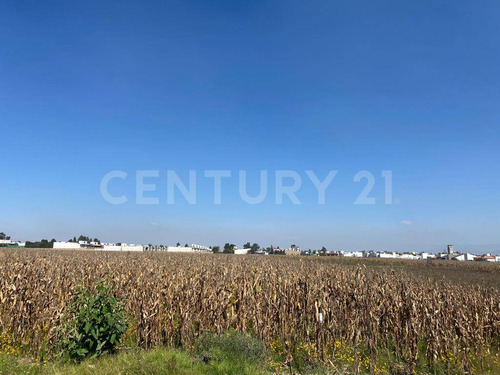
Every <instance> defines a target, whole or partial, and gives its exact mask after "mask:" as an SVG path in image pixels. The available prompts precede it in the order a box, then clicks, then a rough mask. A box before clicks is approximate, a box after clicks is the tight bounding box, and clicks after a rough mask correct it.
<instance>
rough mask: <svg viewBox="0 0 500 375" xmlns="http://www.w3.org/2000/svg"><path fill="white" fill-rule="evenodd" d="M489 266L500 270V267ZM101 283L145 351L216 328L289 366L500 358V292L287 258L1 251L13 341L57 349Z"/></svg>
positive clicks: (0, 312)
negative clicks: (61, 324) (243, 335)
mask: <svg viewBox="0 0 500 375" xmlns="http://www.w3.org/2000/svg"><path fill="white" fill-rule="evenodd" d="M458 266H462V265H457V267H458ZM419 267H420V266H419ZM421 267H425V265H422V266H421ZM465 267H467V266H465ZM496 267H497V266H496ZM487 272H493V275H498V272H499V271H498V267H497V268H488V270H487ZM99 279H108V280H112V281H113V282H114V283H115V284H116V288H117V289H116V290H117V295H118V297H123V298H125V299H126V304H127V309H128V311H129V312H130V313H131V315H132V327H131V329H130V330H129V332H128V333H127V335H128V337H129V338H130V339H132V340H134V341H135V342H136V343H137V344H138V345H140V346H141V347H144V348H150V347H153V346H158V345H169V346H183V347H185V348H189V347H191V345H192V344H193V341H194V340H195V338H196V337H197V336H198V335H199V334H200V333H202V332H204V331H214V332H224V331H227V330H228V329H237V330H242V331H246V332H250V333H252V334H255V335H256V336H259V337H260V338H262V339H263V340H264V342H266V343H267V344H268V346H269V348H270V350H276V351H281V352H282V353H283V355H284V356H285V357H286V358H287V360H289V361H292V360H293V358H294V356H296V355H298V353H299V352H300V351H302V352H305V353H306V355H307V356H310V357H311V358H317V360H319V361H323V362H324V363H331V364H332V365H333V364H335V363H339V361H340V360H342V361H343V362H347V363H350V364H351V366H352V368H359V367H360V366H362V365H363V364H364V365H365V366H366V368H367V369H368V370H369V371H371V372H377V371H378V372H384V371H387V372H388V371H394V370H390V369H389V368H388V367H384V366H388V365H387V364H384V363H383V362H384V361H393V362H397V363H404V364H406V366H407V369H409V370H411V369H415V368H417V367H418V366H427V368H429V369H432V368H435V366H436V365H437V364H438V363H441V364H442V363H444V364H446V366H448V368H452V369H460V370H462V371H476V372H477V371H478V370H477V369H478V368H481V366H485V365H486V364H485V363H483V362H484V361H491V360H492V359H491V358H493V360H498V343H499V340H500V290H498V289H495V288H484V287H481V286H477V285H473V284H472V283H469V284H470V285H458V284H455V283H451V282H446V281H439V282H438V281H436V280H435V279H430V278H427V277H425V276H423V275H421V274H418V275H416V274H413V273H412V272H409V271H407V270H397V269H396V270H395V269H391V268H390V267H370V266H368V267H366V266H363V265H355V264H354V263H353V262H348V263H347V264H343V263H342V262H339V261H337V260H335V261H334V260H330V259H324V258H323V259H318V258H315V259H310V258H306V257H284V256H282V257H280V256H268V257H263V256H242V257H238V256H226V255H172V254H155V253H140V254H114V253H109V254H108V253H96V252H69V251H59V252H56V251H47V250H45V251H27V250H11V249H8V250H0V334H1V335H2V337H3V340H4V341H6V340H8V341H9V345H10V346H11V347H19V348H23V350H28V351H31V352H32V353H38V352H40V351H42V350H47V349H50V346H51V345H52V344H53V337H54V336H53V334H54V327H55V324H56V322H57V318H58V316H59V314H60V313H61V312H62V310H63V309H64V306H66V305H67V304H68V301H69V300H70V298H71V293H72V288H73V287H74V286H75V285H78V284H87V285H90V284H92V283H94V282H95V281H97V280H99ZM7 338H8V339H7ZM492 355H493V356H492ZM488 356H489V357H488ZM422 361H423V362H425V363H423V364H422ZM499 367H500V366H499ZM474 369H475V370H474Z"/></svg>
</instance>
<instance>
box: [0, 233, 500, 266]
mask: <svg viewBox="0 0 500 375" xmlns="http://www.w3.org/2000/svg"><path fill="white" fill-rule="evenodd" d="M1 247H3V248H27V249H30V248H31V249H36V248H40V249H58V250H95V251H115V252H117V251H118V252H167V253H225V254H235V255H244V254H258V255H290V256H333V257H347V258H383V259H407V260H427V261H428V262H432V260H453V261H460V262H464V261H483V262H500V256H498V255H492V254H491V253H484V254H473V253H471V252H461V251H455V250H454V249H453V245H447V246H446V250H444V251H438V252H436V253H430V252H419V253H417V252H394V251H392V252H390V251H373V250H362V251H343V250H328V249H327V248H326V247H322V248H321V249H319V250H311V249H308V250H302V249H301V248H300V247H299V246H296V245H294V244H293V245H291V246H290V247H288V248H280V247H273V246H272V245H271V246H268V247H261V246H260V245H259V244H257V243H253V244H250V242H247V243H246V244H244V245H243V247H242V248H238V246H236V245H235V244H231V243H226V244H225V245H224V246H222V247H221V246H203V245H196V244H191V245H188V244H184V245H181V243H179V242H178V243H177V244H176V245H175V246H168V245H153V244H148V245H138V244H127V243H120V242H119V243H105V242H101V241H100V240H99V239H97V238H93V239H92V238H90V237H86V236H83V235H81V236H79V237H78V238H77V237H73V238H71V239H69V240H67V241H57V240H55V239H52V240H50V241H49V240H46V239H43V240H41V241H37V242H30V241H25V242H21V241H14V240H12V239H11V238H10V237H9V236H7V235H6V234H5V233H3V232H0V248H1Z"/></svg>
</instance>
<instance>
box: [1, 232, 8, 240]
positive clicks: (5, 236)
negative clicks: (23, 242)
mask: <svg viewBox="0 0 500 375" xmlns="http://www.w3.org/2000/svg"><path fill="white" fill-rule="evenodd" d="M0 240H6V241H8V240H10V236H7V235H6V234H5V233H4V232H0Z"/></svg>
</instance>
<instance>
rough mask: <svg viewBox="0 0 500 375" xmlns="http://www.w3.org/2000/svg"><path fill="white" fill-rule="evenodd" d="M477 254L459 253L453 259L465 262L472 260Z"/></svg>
mask: <svg viewBox="0 0 500 375" xmlns="http://www.w3.org/2000/svg"><path fill="white" fill-rule="evenodd" d="M476 256H477V255H474V254H470V253H464V254H460V255H457V256H456V257H453V260H458V261H460V262H465V261H472V260H474V258H475V257H476Z"/></svg>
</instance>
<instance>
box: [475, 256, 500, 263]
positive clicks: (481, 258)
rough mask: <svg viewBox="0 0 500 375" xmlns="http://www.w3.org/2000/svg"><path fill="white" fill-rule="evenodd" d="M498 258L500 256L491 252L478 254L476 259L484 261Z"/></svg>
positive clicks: (492, 260) (494, 260) (493, 260)
mask: <svg viewBox="0 0 500 375" xmlns="http://www.w3.org/2000/svg"><path fill="white" fill-rule="evenodd" d="M497 258H500V257H496V256H494V255H491V254H485V255H481V256H477V257H476V258H475V259H474V260H478V261H482V262H496V261H497Z"/></svg>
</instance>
